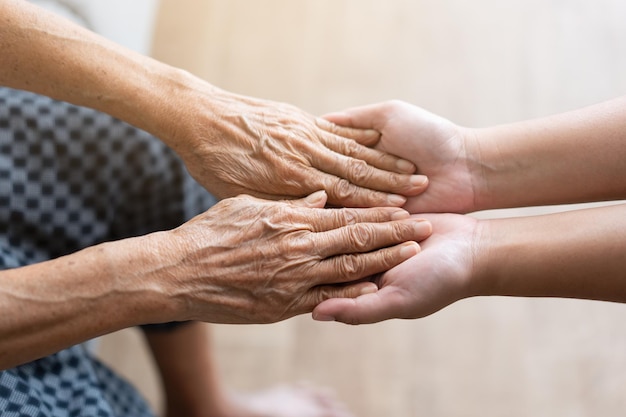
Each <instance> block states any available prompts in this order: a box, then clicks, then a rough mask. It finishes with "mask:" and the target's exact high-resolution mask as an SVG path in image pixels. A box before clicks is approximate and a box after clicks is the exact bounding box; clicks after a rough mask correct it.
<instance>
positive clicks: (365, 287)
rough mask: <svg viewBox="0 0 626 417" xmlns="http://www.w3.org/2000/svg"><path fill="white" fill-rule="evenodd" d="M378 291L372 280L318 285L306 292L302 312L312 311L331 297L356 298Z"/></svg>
mask: <svg viewBox="0 0 626 417" xmlns="http://www.w3.org/2000/svg"><path fill="white" fill-rule="evenodd" d="M376 291H378V287H377V286H376V284H374V283H373V282H368V281H361V282H357V283H351V284H345V285H320V286H317V287H314V288H312V289H311V290H309V292H308V293H307V302H306V304H305V305H304V306H303V310H304V311H303V313H304V312H310V311H312V310H313V309H314V308H315V307H316V306H317V305H318V304H319V303H321V302H322V301H325V300H329V299H333V298H340V299H343V298H356V297H360V296H362V295H365V294H371V293H375V292H376Z"/></svg>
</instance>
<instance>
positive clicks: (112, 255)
mask: <svg viewBox="0 0 626 417" xmlns="http://www.w3.org/2000/svg"><path fill="white" fill-rule="evenodd" d="M168 237H169V235H168V232H156V233H151V234H149V235H145V236H140V237H134V238H129V239H123V240H120V241H116V242H110V243H104V244H102V245H101V246H102V248H101V251H102V253H103V254H104V259H105V262H104V268H105V274H106V276H108V277H110V281H111V282H112V283H113V285H114V288H113V289H112V290H113V291H114V292H118V293H120V294H124V295H125V298H126V299H127V300H126V302H125V304H126V305H128V306H130V309H131V311H128V312H126V313H125V315H126V316H127V317H129V318H131V319H132V320H133V322H132V323H128V324H127V326H135V325H140V324H153V323H166V322H172V321H183V320H185V317H184V314H183V308H182V306H181V305H180V303H178V302H177V298H176V293H177V291H176V288H175V286H176V282H177V280H176V279H173V277H176V276H177V275H179V274H180V271H179V269H180V267H179V263H180V261H179V260H178V257H177V254H178V251H177V250H176V248H175V247H174V246H173V245H171V244H170V242H169V239H168Z"/></svg>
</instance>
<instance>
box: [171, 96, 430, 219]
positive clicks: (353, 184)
mask: <svg viewBox="0 0 626 417" xmlns="http://www.w3.org/2000/svg"><path fill="white" fill-rule="evenodd" d="M197 95H198V96H199V97H196V98H195V99H194V100H191V101H192V104H193V106H196V107H198V108H193V107H192V109H191V110H190V111H188V112H185V114H186V116H184V117H183V118H182V120H181V123H180V125H181V126H180V131H178V132H177V135H179V136H184V140H177V141H173V142H174V143H175V145H174V146H173V147H174V148H175V149H176V151H177V152H178V153H179V154H180V155H181V157H182V158H183V160H184V161H185V163H186V165H187V168H188V169H189V171H190V173H191V174H192V175H193V176H194V178H195V179H196V180H197V181H198V182H200V183H201V184H202V185H203V186H205V187H206V188H207V189H208V190H209V191H210V192H211V193H213V194H214V195H216V196H217V197H220V198H227V197H233V196H236V195H239V194H250V195H254V196H256V197H260V198H265V199H271V200H277V199H291V198H301V197H305V196H307V195H309V194H311V193H313V192H315V191H318V190H325V191H326V192H327V194H328V202H329V203H330V204H332V205H337V206H345V207H381V206H388V207H389V206H394V207H398V206H402V205H403V204H404V203H405V201H406V196H414V195H417V194H419V193H420V192H422V191H423V190H424V189H425V188H426V186H427V179H426V178H425V177H423V176H420V175H410V174H412V173H413V172H414V171H415V166H414V165H413V164H411V163H409V162H407V161H402V160H400V159H399V158H397V157H394V156H391V155H388V154H385V153H384V152H382V151H379V150H375V149H371V148H369V147H367V146H364V145H361V144H359V143H357V141H359V142H361V143H365V144H368V143H369V142H371V141H375V140H376V139H377V138H378V133H376V132H374V131H371V130H360V129H352V128H342V127H338V126H335V125H333V124H332V123H330V122H328V121H326V120H324V119H321V118H315V117H313V116H311V115H309V114H307V113H305V112H303V111H302V110H300V109H298V108H296V107H294V106H290V105H287V104H282V103H275V102H271V101H265V100H259V99H254V98H249V97H244V96H238V95H235V94H232V93H228V92H224V91H221V90H219V89H213V90H211V91H210V93H206V92H205V93H202V92H201V91H200V89H198V92H197Z"/></svg>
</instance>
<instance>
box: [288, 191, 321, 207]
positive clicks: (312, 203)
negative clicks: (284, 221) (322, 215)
mask: <svg viewBox="0 0 626 417" xmlns="http://www.w3.org/2000/svg"><path fill="white" fill-rule="evenodd" d="M327 200H328V195H327V194H326V191H324V190H320V191H316V192H314V193H313V194H310V195H308V196H307V197H305V198H300V199H297V200H287V201H285V202H286V203H288V204H291V205H293V206H297V207H308V208H324V206H326V201H327Z"/></svg>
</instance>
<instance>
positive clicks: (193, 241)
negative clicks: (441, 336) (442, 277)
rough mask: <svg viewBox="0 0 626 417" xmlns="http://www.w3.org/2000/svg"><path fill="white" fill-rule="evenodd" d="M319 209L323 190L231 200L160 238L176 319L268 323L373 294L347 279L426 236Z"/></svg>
mask: <svg viewBox="0 0 626 417" xmlns="http://www.w3.org/2000/svg"><path fill="white" fill-rule="evenodd" d="M325 204H326V194H325V193H324V192H318V193H315V194H313V195H311V196H309V197H308V198H307V199H304V200H296V201H293V202H274V201H267V200H260V199H257V198H254V197H250V196H240V197H236V198H232V199H227V200H223V201H221V202H220V203H218V204H217V205H215V206H214V207H213V208H211V209H210V210H209V211H207V212H205V213H204V214H201V215H200V216H197V217H195V218H194V219H192V220H190V221H189V222H187V223H185V224H184V225H182V226H181V227H179V228H178V229H174V230H173V231H171V232H168V233H169V235H167V241H168V242H174V243H171V244H173V245H174V247H175V248H177V249H175V250H174V251H173V253H174V254H175V256H174V258H175V259H179V262H174V263H173V265H172V269H171V271H172V272H171V274H172V275H173V276H175V277H177V278H176V285H177V287H176V288H175V289H173V290H172V293H173V294H177V296H178V297H180V298H181V300H182V301H183V302H182V303H181V304H182V305H183V306H185V309H186V312H185V314H184V315H183V316H182V317H179V318H180V319H181V320H189V319H193V320H202V321H210V322H221V323H269V322H275V321H279V320H284V319H286V318H289V317H291V316H295V315H297V314H302V313H306V312H310V311H312V309H313V307H315V306H316V305H317V304H319V303H320V302H321V301H323V300H325V299H328V298H331V297H356V296H358V295H360V294H362V293H367V292H371V291H376V285H375V284H373V283H371V282H368V281H362V282H356V283H354V282H353V281H355V280H360V279H363V278H367V277H369V276H372V275H374V274H377V273H380V272H383V271H386V270H388V269H390V268H392V267H394V266H396V265H398V264H399V263H401V262H403V261H405V260H406V259H408V258H410V257H411V256H413V255H415V254H416V253H417V252H418V251H419V246H418V245H417V243H415V242H416V241H420V240H422V239H424V238H426V237H427V236H428V235H429V234H430V224H429V223H428V222H425V221H422V222H418V221H415V220H412V219H408V213H407V212H406V211H404V210H402V209H398V208H370V209H324V208H323V207H324V205H325ZM395 219H404V220H395ZM392 220H393V221H392ZM407 242H408V243H407ZM331 284H334V285H331ZM337 284H339V285H337Z"/></svg>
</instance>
